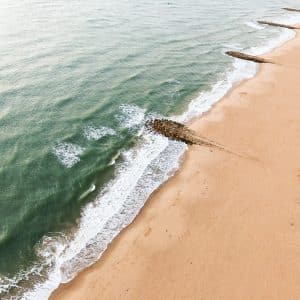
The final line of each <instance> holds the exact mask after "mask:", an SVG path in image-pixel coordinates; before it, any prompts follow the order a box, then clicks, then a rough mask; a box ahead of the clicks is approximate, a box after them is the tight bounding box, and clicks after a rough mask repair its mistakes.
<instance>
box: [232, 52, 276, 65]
mask: <svg viewBox="0 0 300 300" xmlns="http://www.w3.org/2000/svg"><path fill="white" fill-rule="evenodd" d="M226 54H227V55H229V56H232V57H235V58H240V59H243V60H249V61H253V62H256V63H260V64H266V63H273V62H272V61H271V60H268V59H265V58H263V57H259V56H254V55H249V54H245V53H242V52H238V51H227V52H226Z"/></svg>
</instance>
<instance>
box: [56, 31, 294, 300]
mask: <svg viewBox="0 0 300 300" xmlns="http://www.w3.org/2000/svg"><path fill="white" fill-rule="evenodd" d="M292 43H293V44H297V43H298V44H300V42H299V35H298V34H297V35H296V37H294V38H293V39H291V40H289V41H287V42H286V43H285V44H283V45H282V46H280V47H279V48H276V49H274V50H273V51H272V52H271V53H269V54H266V55H264V56H267V57H270V56H271V57H273V56H274V55H275V56H276V55H278V52H284V51H285V50H287V48H289V47H291V48H293V47H292V46H290V44H292ZM280 55H281V56H282V54H279V56H280ZM281 58H282V57H281ZM299 65H300V63H299ZM269 67H270V66H262V67H260V68H259V70H258V71H257V73H256V75H255V77H253V78H250V79H246V80H243V81H242V82H240V83H238V84H237V85H235V86H233V87H232V88H231V89H230V90H229V91H228V92H227V93H226V95H225V96H224V97H223V98H222V99H221V100H220V101H218V102H217V103H215V104H214V105H213V106H212V107H211V109H210V110H209V111H208V112H207V113H204V114H203V115H201V117H200V118H199V117H198V118H197V117H195V118H193V121H192V122H191V126H192V128H193V129H195V130H197V131H198V132H205V131H206V130H207V128H206V126H208V127H210V125H208V124H207V123H212V124H215V123H218V122H220V123H222V122H223V121H224V120H223V114H224V107H223V106H225V110H226V106H227V105H228V104H229V105H233V106H236V105H237V106H239V105H241V107H242V108H244V104H245V103H243V102H244V101H245V100H241V101H240V102H241V103H242V104H241V103H235V102H236V101H233V100H230V99H231V98H234V94H235V93H237V92H236V91H237V90H240V89H243V88H244V86H245V85H246V86H247V84H249V82H250V85H252V83H253V81H259V80H260V77H262V76H263V75H264V74H263V73H265V72H269V70H267V69H269ZM276 67H278V66H276ZM276 67H275V68H276ZM270 69H273V66H271V67H270ZM273 71H274V70H273ZM294 71H295V70H294ZM295 72H296V71H295ZM271 73H272V72H271ZM269 75H270V74H269ZM273 75H274V74H273ZM270 76H272V75H270ZM254 85H255V84H254ZM244 96H245V97H244ZM244 96H243V97H244V98H247V97H246V96H247V94H245V95H244ZM230 102H234V103H230ZM224 103H225V104H224ZM220 107H221V108H220ZM241 107H234V108H233V110H235V109H237V110H239V109H241ZM220 110H221V111H220ZM189 123H190V122H189ZM212 127H213V126H212ZM218 129H220V128H218ZM210 131H212V133H215V134H216V136H217V135H218V132H216V131H215V129H213V130H212V129H209V130H208V132H210ZM210 134H211V133H210ZM209 137H210V138H214V136H211V135H209ZM217 141H218V142H221V143H224V141H222V140H217ZM224 144H225V145H226V143H224ZM197 152H201V153H200V156H201V159H203V160H206V161H207V162H206V163H204V167H207V166H206V164H207V165H209V164H213V163H215V160H216V158H215V157H212V156H214V155H216V156H217V157H219V158H220V157H223V158H224V157H225V159H227V160H229V161H232V160H234V158H232V157H231V158H228V157H227V158H226V155H224V153H218V151H215V150H214V151H213V153H214V155H212V154H211V152H210V150H208V149H205V148H202V147H200V149H195V147H194V146H192V147H190V148H189V150H188V151H187V152H186V153H185V154H184V159H183V162H182V163H181V165H180V169H179V170H178V171H177V172H176V173H175V175H174V176H173V177H172V178H170V179H169V180H168V181H167V182H165V183H163V184H162V185H161V187H160V188H159V189H158V190H156V191H155V192H154V193H153V194H152V195H151V197H150V199H149V200H148V201H147V203H146V204H145V206H144V207H143V208H142V210H141V212H140V213H139V215H138V216H137V217H136V219H135V221H134V222H133V223H132V224H130V225H129V226H128V227H127V228H125V229H124V230H123V231H122V232H121V233H120V234H119V235H118V237H117V238H116V239H115V240H114V241H113V242H112V243H111V244H110V246H109V248H108V249H107V250H106V251H105V253H104V254H103V255H102V257H101V259H100V260H99V261H98V262H96V263H95V264H94V265H92V266H91V267H89V268H87V269H86V270H84V271H83V272H81V273H80V274H79V275H77V276H76V278H75V279H73V280H72V281H71V282H70V283H67V284H63V285H61V286H60V287H59V288H58V290H56V291H55V292H54V293H53V295H52V296H51V299H64V297H66V299H68V297H70V295H71V296H72V299H81V298H80V293H79V294H78V295H77V294H75V291H74V290H75V289H76V290H78V292H84V291H85V290H86V288H87V287H88V290H89V293H90V294H89V295H88V296H87V295H86V294H85V299H96V298H97V297H96V295H101V294H97V293H96V294H95V293H94V292H95V290H94V291H91V285H90V284H89V283H88V282H86V279H87V278H89V279H90V276H92V275H94V277H97V276H98V275H99V274H98V272H99V273H100V275H101V274H102V273H105V271H101V269H102V268H104V269H106V268H107V269H110V268H109V265H110V264H112V265H111V266H114V267H116V263H117V258H118V257H119V258H120V257H122V256H126V252H127V251H129V252H130V251H133V252H134V249H132V248H133V247H134V243H137V244H138V245H137V246H140V244H141V243H142V244H143V241H140V240H141V238H147V237H150V236H151V235H152V236H153V235H154V234H153V228H154V227H155V226H153V225H152V226H151V227H148V225H147V224H149V222H150V223H151V224H152V223H155V224H158V223H159V222H162V220H161V218H159V219H158V220H155V217H154V215H155V214H156V212H158V213H160V214H162V210H159V209H160V208H161V209H166V207H165V205H166V204H164V203H161V204H159V203H154V204H153V202H159V201H158V199H159V198H164V197H165V195H166V198H167V199H169V198H168V196H169V194H170V195H171V194H173V192H172V191H170V190H174V182H175V184H176V185H179V186H180V182H181V180H180V179H179V178H180V177H182V174H183V173H184V174H185V173H188V171H185V169H191V167H190V166H189V163H190V161H191V160H195V159H194V156H195V155H196V154H195V153H197ZM196 161H197V162H198V163H200V162H199V161H198V159H197V160H196ZM208 162H209V163H208ZM202 163H203V162H202ZM204 169H205V168H203V170H204ZM194 171H195V170H194ZM189 172H190V171H189ZM197 172H202V171H201V170H200V171H199V170H197ZM197 172H196V173H194V175H195V174H198V173H197ZM202 175H203V174H202ZM170 186H173V187H172V188H170ZM194 191H195V190H194ZM202 192H203V191H202ZM204 194H205V192H204ZM173 196H174V195H173ZM153 206H155V207H153ZM172 207H173V205H172ZM175 207H177V205H175ZM179 207H180V206H178V207H177V208H176V213H175V219H176V218H178V216H177V214H179V215H180V214H181V212H180V209H179ZM168 209H170V207H168ZM147 210H148V211H147ZM149 210H150V215H151V213H152V214H153V215H152V218H150V219H149ZM154 211H155V212H154ZM173 217H174V215H173ZM144 218H145V220H143V219H144ZM170 218H171V217H170ZM171 221H172V222H173V221H174V220H173V219H172V220H170V222H171ZM172 222H171V223H172ZM160 225H161V224H160ZM181 225H182V224H181ZM181 225H180V226H179V227H178V224H177V227H178V228H177V230H176V224H173V223H172V226H170V227H173V229H172V232H173V231H174V232H173V235H174V236H177V238H178V239H179V236H180V234H179V233H180V232H182V228H181V227H182V226H183V225H182V226H181ZM145 226H146V227H148V228H144V227H145ZM135 227H136V228H135ZM159 227H160V226H159ZM159 227H157V229H158V228H159ZM184 227H185V226H184ZM174 228H175V229H174ZM169 231H171V229H169ZM169 231H166V232H165V233H161V234H163V235H165V234H166V233H167V232H169ZM184 233H186V232H185V231H184ZM156 235H157V234H156ZM127 238H129V240H130V241H132V242H133V246H131V245H130V243H129V242H128V241H127ZM161 238H162V236H160V237H159V238H158V239H156V238H153V237H152V239H154V241H153V244H155V245H156V244H157V243H158V244H159V246H161V247H162V248H164V247H166V248H169V247H170V242H168V243H169V245H166V244H168V243H167V242H165V241H164V240H161ZM150 240H151V239H150ZM179 240H180V239H179ZM121 241H122V242H121ZM176 242H178V241H172V243H176ZM147 245H148V246H150V247H151V245H152V243H149V242H147ZM156 246H157V245H156ZM113 252H117V254H114V255H112V253H113ZM115 255H116V257H115V258H114V257H113V256H115ZM128 255H129V254H128ZM129 256H130V255H129ZM130 257H131V256H130ZM131 258H132V257H131ZM136 258H139V257H136ZM108 260H109V261H108ZM120 264H122V265H123V268H124V267H125V265H126V262H123V263H122V259H121V260H120V262H119V263H117V265H120ZM112 270H115V268H112ZM128 270H130V269H128V266H127V271H128ZM123 271H124V270H123ZM123 271H122V272H123ZM120 272H121V271H120ZM139 272H142V270H139ZM96 273H97V274H96ZM125 273H126V272H125ZM133 273H134V271H133ZM151 274H152V272H150V273H148V276H149V275H151ZM102 275H104V278H102V279H103V280H104V279H105V274H102ZM135 275H137V274H131V275H130V276H129V278H130V280H131V281H130V282H131V283H132V282H134V279H137V278H134V277H135ZM120 277H122V278H123V280H124V274H123V275H122V274H120ZM125 277H126V276H125ZM132 278H133V279H132ZM94 280H95V278H94ZM164 280H165V279H164ZM100 281H101V280H99V281H97V284H98V283H99V287H97V288H96V287H95V289H96V290H98V292H99V291H100V290H101V287H100V286H102V287H103V282H100ZM100 283H101V284H100ZM91 284H95V281H92V282H91ZM106 284H107V286H110V284H109V282H108V280H107V279H106ZM156 284H157V282H156ZM115 285H116V286H117V287H119V288H120V291H121V290H122V291H124V289H123V288H122V285H120V284H118V283H116V282H111V289H114V288H115ZM173 288H174V286H172V289H173ZM106 290H107V289H106ZM125 291H126V290H125ZM127 292H129V291H127ZM147 292H149V291H146V293H147ZM165 292H167V291H165ZM70 293H71V294H70ZM110 293H112V294H107V295H115V294H114V291H113V290H111V291H110ZM127 294H128V295H127ZM127 294H126V295H125V294H122V295H123V296H124V297H125V296H127V297H128V299H138V298H136V296H137V295H138V296H140V297H144V298H145V299H152V298H151V297H150V298H147V296H145V295H146V294H135V296H134V295H133V294H131V295H130V293H127ZM154 295H155V294H153V296H154ZM148 296H149V295H148ZM156 296H157V295H156ZM243 296H244V295H243ZM179 298H180V297H179ZM179 298H178V299H179ZM104 299H115V298H114V296H107V297H104ZM162 299H163V298H162ZM180 299H182V298H180ZM205 299H207V298H205ZM208 299H218V298H208ZM244 299H245V298H244Z"/></svg>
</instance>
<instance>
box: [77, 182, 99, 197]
mask: <svg viewBox="0 0 300 300" xmlns="http://www.w3.org/2000/svg"><path fill="white" fill-rule="evenodd" d="M95 190H96V185H95V184H94V183H92V184H91V186H90V187H89V188H88V189H87V190H86V191H84V192H83V193H82V194H81V195H80V197H79V200H82V199H84V198H85V197H86V196H88V195H89V194H90V193H92V192H94V191H95Z"/></svg>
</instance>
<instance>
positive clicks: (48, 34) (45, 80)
mask: <svg viewBox="0 0 300 300" xmlns="http://www.w3.org/2000/svg"><path fill="white" fill-rule="evenodd" d="M293 5H294V1H291V0H290V1H279V0H272V1H271V0H261V1H258V0H255V1H229V0H222V1H221V0H218V1H216V0H215V1H209V2H207V1H204V0H198V1H196V0H191V1H182V0H181V1H179V0H173V1H170V0H169V1H125V0H121V1H115V0H109V1H108V0H107V1H96V0H87V1H84V2H83V1H66V0H55V1H51V2H49V1H46V0H25V1H21V0H18V1H14V2H12V1H8V0H2V1H1V2H0V151H1V161H0V190H1V201H0V296H1V299H6V298H7V299H9V298H12V297H16V298H17V299H19V298H21V297H23V298H26V299H46V298H47V296H48V295H49V293H50V292H51V290H52V289H53V288H55V287H56V286H57V285H58V284H59V283H60V282H61V281H67V280H69V279H70V278H72V277H73V276H74V275H75V274H76V272H78V271H79V270H81V269H82V268H84V267H85V266H87V265H89V264H91V263H92V262H93V261H95V260H96V259H97V258H98V257H99V256H100V255H101V253H102V252H103V250H104V249H105V248H106V247H107V244H108V243H109V242H110V241H111V239H112V238H113V237H114V236H115V235H117V234H118V232H119V231H120V230H121V229H122V228H123V227H125V226H126V225H128V224H129V223H130V222H131V221H132V220H133V218H134V217H135V216H136V214H137V213H138V211H139V210H140V209H141V207H142V206H143V205H144V203H145V201H146V199H147V197H148V196H149V195H150V194H151V192H152V191H153V190H154V189H155V188H157V187H158V186H159V185H160V184H161V183H162V182H163V181H164V180H166V179H167V178H168V177H169V176H170V175H171V174H172V173H173V172H174V170H175V169H176V168H177V167H178V163H179V158H180V156H181V155H182V153H183V152H184V150H185V148H186V147H185V145H182V144H180V143H176V142H169V141H167V140H166V139H165V138H163V137H158V136H153V135H152V134H151V133H149V132H146V131H145V130H144V127H143V124H144V122H145V120H146V119H147V118H151V117H153V116H168V117H172V118H175V119H177V120H181V121H184V120H187V119H188V118H190V117H191V116H193V115H197V114H200V113H202V112H204V111H206V110H208V109H209V108H210V106H211V105H212V104H213V103H214V102H216V101H217V100H219V99H220V98H221V97H222V95H224V93H225V92H226V91H227V90H228V89H229V88H230V87H231V86H232V85H233V84H234V83H235V82H237V81H239V80H241V79H243V78H245V77H250V76H253V75H254V74H255V70H256V67H255V65H254V64H252V63H244V62H239V61H237V60H233V59H232V58H229V57H227V56H225V55H224V52H225V51H226V50H235V49H238V50H247V51H249V52H251V53H262V52H265V51H268V50H270V49H271V48H273V47H274V46H277V45H279V44H280V43H282V42H283V41H285V40H287V39H288V38H290V37H292V33H291V31H288V30H284V29H279V28H271V27H265V26H261V25H259V24H257V23H256V22H255V20H257V19H269V20H274V21H284V22H287V23H294V22H299V21H300V14H296V13H289V12H285V11H283V10H281V9H280V8H281V7H283V6H293Z"/></svg>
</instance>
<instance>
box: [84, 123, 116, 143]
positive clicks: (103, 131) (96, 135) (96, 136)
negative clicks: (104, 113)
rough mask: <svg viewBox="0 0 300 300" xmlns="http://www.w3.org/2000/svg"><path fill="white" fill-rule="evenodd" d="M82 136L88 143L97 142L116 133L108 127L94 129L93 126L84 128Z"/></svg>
mask: <svg viewBox="0 0 300 300" xmlns="http://www.w3.org/2000/svg"><path fill="white" fill-rule="evenodd" d="M83 132H84V135H85V137H86V138H87V139H88V140H89V141H92V140H94V141H98V140H100V139H101V138H103V137H105V136H107V135H115V134H116V132H115V131H114V130H113V129H112V128H108V127H99V128H96V127H94V126H90V125H89V126H86V127H85V128H84V131H83Z"/></svg>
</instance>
